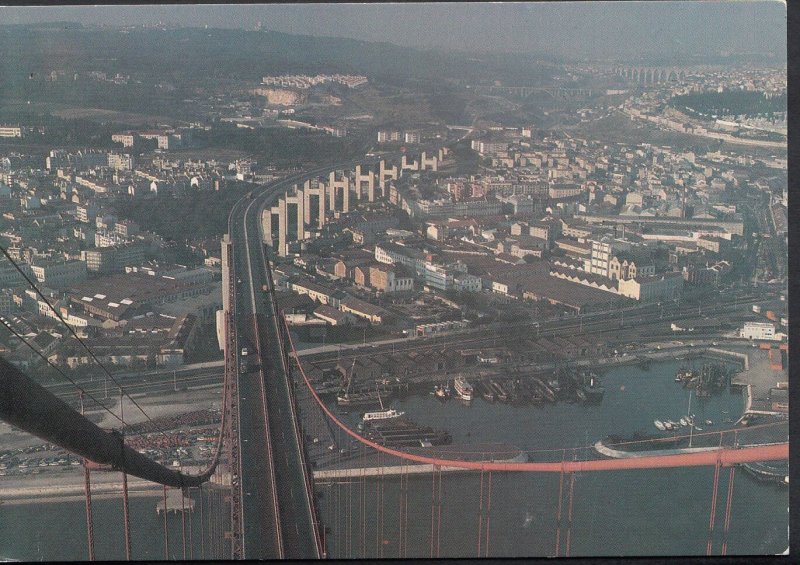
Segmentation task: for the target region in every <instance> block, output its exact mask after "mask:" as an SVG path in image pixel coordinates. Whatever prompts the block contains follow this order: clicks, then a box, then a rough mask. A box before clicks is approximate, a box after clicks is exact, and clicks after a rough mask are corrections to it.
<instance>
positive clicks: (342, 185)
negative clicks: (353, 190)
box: [328, 171, 350, 214]
mask: <svg viewBox="0 0 800 565" xmlns="http://www.w3.org/2000/svg"><path fill="white" fill-rule="evenodd" d="M339 192H341V193H342V210H341V211H342V212H344V213H345V214H346V213H347V212H349V211H350V179H349V178H348V177H347V175H343V176H342V178H341V179H340V180H337V179H336V171H331V173H330V175H328V197H329V199H330V209H331V210H334V211H335V210H336V195H337V194H338V193H339Z"/></svg>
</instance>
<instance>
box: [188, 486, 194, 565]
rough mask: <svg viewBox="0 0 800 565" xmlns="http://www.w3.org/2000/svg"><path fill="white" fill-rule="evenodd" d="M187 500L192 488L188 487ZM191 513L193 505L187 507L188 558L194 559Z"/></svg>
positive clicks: (190, 497) (190, 495)
mask: <svg viewBox="0 0 800 565" xmlns="http://www.w3.org/2000/svg"><path fill="white" fill-rule="evenodd" d="M189 500H192V489H191V488H190V489H189ZM192 514H194V505H193V504H192V505H190V508H189V559H190V560H192V559H194V541H193V539H192V538H193V537H194V536H193V535H192V525H193V524H192Z"/></svg>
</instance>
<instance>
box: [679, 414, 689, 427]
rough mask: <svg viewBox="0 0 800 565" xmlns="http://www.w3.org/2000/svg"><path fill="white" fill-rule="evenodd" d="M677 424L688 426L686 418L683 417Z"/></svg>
mask: <svg viewBox="0 0 800 565" xmlns="http://www.w3.org/2000/svg"><path fill="white" fill-rule="evenodd" d="M679 422H680V423H681V426H688V425H689V422H688V421H687V420H686V416H683V417H682V418H681V419H680V420H679Z"/></svg>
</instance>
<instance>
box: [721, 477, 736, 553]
mask: <svg viewBox="0 0 800 565" xmlns="http://www.w3.org/2000/svg"><path fill="white" fill-rule="evenodd" d="M735 471H736V467H733V466H731V470H730V472H729V473H728V497H727V500H726V501H725V525H724V528H723V532H724V533H723V536H722V555H727V554H728V527H729V526H730V523H731V503H732V502H733V475H734V473H735Z"/></svg>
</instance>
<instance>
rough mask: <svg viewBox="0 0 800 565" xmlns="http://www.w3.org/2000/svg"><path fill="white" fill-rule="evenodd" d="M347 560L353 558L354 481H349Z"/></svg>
mask: <svg viewBox="0 0 800 565" xmlns="http://www.w3.org/2000/svg"><path fill="white" fill-rule="evenodd" d="M347 558H348V559H352V558H353V480H352V479H350V478H348V480H347Z"/></svg>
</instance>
